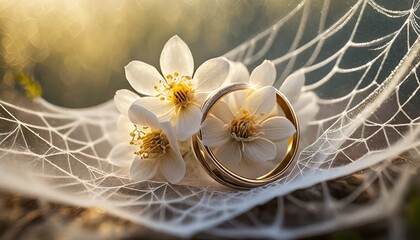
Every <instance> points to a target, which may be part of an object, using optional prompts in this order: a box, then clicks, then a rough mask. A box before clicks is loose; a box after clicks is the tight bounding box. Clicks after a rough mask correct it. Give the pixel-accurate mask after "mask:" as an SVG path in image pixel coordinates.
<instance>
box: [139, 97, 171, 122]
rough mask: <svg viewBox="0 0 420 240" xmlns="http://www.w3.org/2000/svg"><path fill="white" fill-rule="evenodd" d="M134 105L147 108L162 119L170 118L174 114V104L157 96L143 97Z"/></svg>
mask: <svg viewBox="0 0 420 240" xmlns="http://www.w3.org/2000/svg"><path fill="white" fill-rule="evenodd" d="M133 105H138V106H141V107H143V108H146V109H147V110H149V111H150V112H152V113H153V114H155V115H156V116H157V117H158V118H159V119H160V120H162V121H167V120H170V119H171V118H172V116H173V114H174V104H173V103H172V102H170V101H166V100H163V101H162V100H160V99H159V98H157V97H142V98H140V99H139V100H137V101H135V102H134V103H133Z"/></svg>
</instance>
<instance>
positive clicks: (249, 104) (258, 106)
mask: <svg viewBox="0 0 420 240" xmlns="http://www.w3.org/2000/svg"><path fill="white" fill-rule="evenodd" d="M245 101H246V102H245V108H246V109H248V110H250V111H252V113H253V114H255V116H256V117H258V118H259V117H267V116H268V114H269V113H270V112H271V111H272V110H273V108H274V106H275V104H276V89H275V88H273V87H272V86H266V87H262V88H259V89H256V90H254V91H252V92H251V93H250V94H249V96H248V97H247V98H246V100H245Z"/></svg>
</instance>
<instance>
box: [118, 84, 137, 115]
mask: <svg viewBox="0 0 420 240" xmlns="http://www.w3.org/2000/svg"><path fill="white" fill-rule="evenodd" d="M139 98H140V96H139V95H137V94H135V93H133V92H132V91H130V90H127V89H121V90H118V91H116V92H115V95H114V103H115V107H117V109H118V111H119V112H120V113H121V114H122V115H124V116H126V117H128V109H129V108H130V106H131V104H133V103H134V102H135V101H136V100H137V99H139Z"/></svg>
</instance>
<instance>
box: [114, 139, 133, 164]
mask: <svg viewBox="0 0 420 240" xmlns="http://www.w3.org/2000/svg"><path fill="white" fill-rule="evenodd" d="M136 150H137V147H136V146H132V145H130V144H128V142H127V143H120V144H118V145H115V146H114V147H113V148H112V149H111V152H110V153H109V154H108V158H107V159H108V161H109V162H110V163H112V164H114V165H117V166H120V167H128V166H129V165H130V163H131V161H132V160H133V158H134V152H135V151H136Z"/></svg>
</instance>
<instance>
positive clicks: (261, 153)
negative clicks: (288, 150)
mask: <svg viewBox="0 0 420 240" xmlns="http://www.w3.org/2000/svg"><path fill="white" fill-rule="evenodd" d="M243 144H244V148H243V153H244V155H245V156H246V157H247V158H248V159H249V160H251V161H254V162H264V161H268V160H273V159H274V158H275V157H276V154H277V149H276V145H275V144H274V143H273V142H271V141H270V140H267V139H264V138H255V139H254V140H252V141H250V142H243Z"/></svg>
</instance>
